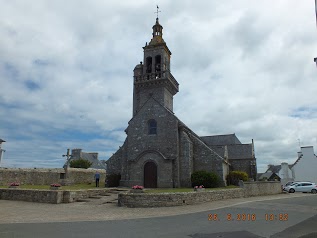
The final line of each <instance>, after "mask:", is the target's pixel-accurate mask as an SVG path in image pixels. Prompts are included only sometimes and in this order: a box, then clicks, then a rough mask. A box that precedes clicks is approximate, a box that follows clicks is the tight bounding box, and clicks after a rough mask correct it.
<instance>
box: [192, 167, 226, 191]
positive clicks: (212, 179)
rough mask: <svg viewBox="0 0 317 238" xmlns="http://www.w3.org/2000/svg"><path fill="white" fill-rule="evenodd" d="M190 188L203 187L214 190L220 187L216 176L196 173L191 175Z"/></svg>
mask: <svg viewBox="0 0 317 238" xmlns="http://www.w3.org/2000/svg"><path fill="white" fill-rule="evenodd" d="M191 183H192V187H195V186H200V185H204V187H205V188H216V187H219V185H220V178H219V177H218V175H217V174H215V173H213V172H207V171H196V172H194V173H192V175H191Z"/></svg>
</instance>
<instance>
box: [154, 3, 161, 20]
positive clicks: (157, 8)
mask: <svg viewBox="0 0 317 238" xmlns="http://www.w3.org/2000/svg"><path fill="white" fill-rule="evenodd" d="M159 12H161V11H159V6H158V5H156V12H154V13H156V18H158V13H159Z"/></svg>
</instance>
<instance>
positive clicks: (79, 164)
mask: <svg viewBox="0 0 317 238" xmlns="http://www.w3.org/2000/svg"><path fill="white" fill-rule="evenodd" d="M91 165H92V163H91V162H90V161H88V160H85V159H82V158H80V159H75V160H71V161H70V163H69V166H70V167H71V168H81V169H88V168H89V167H90V166H91Z"/></svg>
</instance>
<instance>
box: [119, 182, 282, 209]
mask: <svg viewBox="0 0 317 238" xmlns="http://www.w3.org/2000/svg"><path fill="white" fill-rule="evenodd" d="M281 192H282V191H281V183H280V182H248V183H245V184H244V187H243V188H233V189H219V190H210V191H208V190H207V191H204V192H188V193H121V194H119V197H118V205H119V206H126V207H168V206H183V205H189V204H197V203H203V202H211V201H217V200H222V199H231V198H242V197H252V196H263V195H273V194H279V193H281Z"/></svg>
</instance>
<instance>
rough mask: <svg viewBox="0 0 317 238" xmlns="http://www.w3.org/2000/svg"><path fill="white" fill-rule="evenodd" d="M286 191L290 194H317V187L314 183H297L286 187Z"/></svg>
mask: <svg viewBox="0 0 317 238" xmlns="http://www.w3.org/2000/svg"><path fill="white" fill-rule="evenodd" d="M284 190H285V191H287V192H289V193H295V192H303V193H317V185H316V184H315V183H312V182H295V183H292V184H290V185H289V186H286V187H285V188H284Z"/></svg>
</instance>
